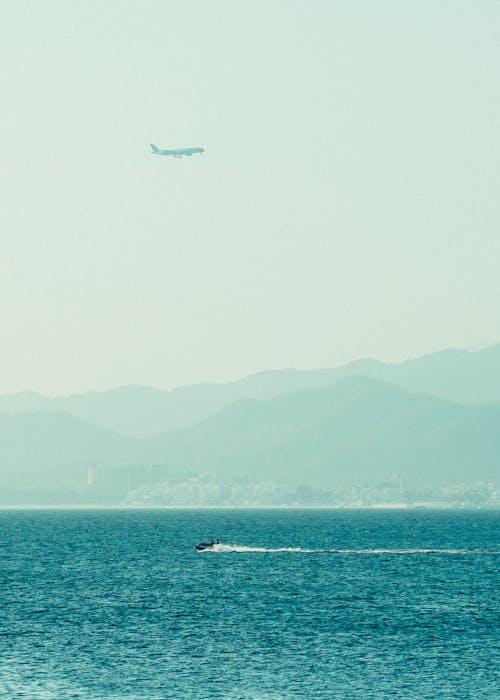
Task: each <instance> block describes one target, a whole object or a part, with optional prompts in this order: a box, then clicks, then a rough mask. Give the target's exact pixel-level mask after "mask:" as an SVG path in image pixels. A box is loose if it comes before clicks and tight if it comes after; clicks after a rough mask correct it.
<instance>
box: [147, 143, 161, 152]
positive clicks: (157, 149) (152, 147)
mask: <svg viewBox="0 0 500 700" xmlns="http://www.w3.org/2000/svg"><path fill="white" fill-rule="evenodd" d="M149 145H150V146H151V150H152V151H153V153H158V152H159V150H160V149H159V148H158V147H157V146H155V145H154V143H150V144H149Z"/></svg>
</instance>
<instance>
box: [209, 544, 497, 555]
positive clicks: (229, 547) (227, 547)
mask: <svg viewBox="0 0 500 700" xmlns="http://www.w3.org/2000/svg"><path fill="white" fill-rule="evenodd" d="M203 551H204V552H211V553H214V552H216V553H224V552H226V553H227V552H249V553H250V552H271V553H273V552H290V553H292V554H365V555H366V554H498V553H499V552H496V551H491V550H486V549H422V548H402V549H383V548H375V549H336V548H324V549H306V548H303V547H250V546H248V545H243V544H215V545H213V546H212V547H210V548H208V549H205V550H203ZM200 553H201V552H200Z"/></svg>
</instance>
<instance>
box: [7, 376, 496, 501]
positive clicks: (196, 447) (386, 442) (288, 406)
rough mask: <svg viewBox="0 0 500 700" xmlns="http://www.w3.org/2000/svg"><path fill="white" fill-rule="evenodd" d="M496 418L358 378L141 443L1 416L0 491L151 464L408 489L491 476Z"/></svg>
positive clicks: (42, 418) (488, 410) (95, 430)
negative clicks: (395, 483)
mask: <svg viewBox="0 0 500 700" xmlns="http://www.w3.org/2000/svg"><path fill="white" fill-rule="evenodd" d="M499 421H500V403H495V404H487V405H481V406H467V405H461V404H457V403H453V402H450V401H447V400H444V399H439V398H437V397H433V396H430V395H426V394H415V393H409V392H407V391H405V390H403V389H400V388H398V387H395V386H393V385H390V384H387V383H383V382H380V381H377V380H374V379H371V378H367V377H357V376H354V377H345V378H343V379H339V380H338V381H337V382H335V383H333V384H331V385H329V386H327V387H320V388H315V389H310V390H303V391H297V392H289V393H286V394H281V395H278V396H276V397H274V398H271V399H264V400H263V399H243V400H240V401H237V402H233V403H232V404H230V405H228V406H225V407H224V408H223V409H221V410H220V411H218V412H216V413H214V414H212V415H211V416H209V417H208V418H205V419H204V420H202V421H200V422H198V423H197V424H195V425H192V426H189V427H186V428H184V429H182V430H179V431H171V432H169V433H165V434H163V435H160V436H157V437H153V438H148V439H137V438H131V437H127V436H122V435H118V434H116V433H113V432H111V431H109V430H106V429H104V428H100V427H96V426H94V425H92V424H90V423H87V422H85V421H83V420H82V419H80V418H76V417H74V416H70V415H68V414H65V413H64V412H48V411H41V412H31V413H21V414H16V415H7V414H0V484H1V486H2V489H4V488H5V487H7V488H11V487H17V486H26V485H28V486H33V487H36V488H39V489H40V488H56V487H60V486H61V485H64V486H65V487H66V486H67V487H72V488H76V489H80V490H82V489H84V487H85V484H86V477H87V469H88V467H94V466H96V465H98V464H105V465H106V466H122V465H125V464H141V463H142V464H150V463H152V462H155V463H162V464H167V465H169V466H170V467H171V468H172V469H173V470H179V471H182V470H187V471H191V472H197V473H201V472H207V471H209V472H213V473H216V474H218V475H223V476H224V475H226V476H234V475H238V474H241V473H246V474H248V475H249V476H250V477H251V478H255V479H259V480H266V481H275V482H282V483H292V484H293V483H295V484H300V483H308V484H313V485H326V486H332V485H335V484H343V485H346V484H347V485H349V484H352V485H354V484H356V483H363V482H367V481H369V482H373V481H376V480H380V479H384V478H387V477H388V476H390V475H393V474H395V473H398V474H400V475H402V476H403V477H404V478H405V479H407V480H409V481H412V482H414V483H417V484H418V483H438V484H443V483H456V482H470V483H472V482H475V481H494V480H498V466H499V461H500V457H499V455H500V431H499V430H498V425H499ZM2 489H0V498H1V490H2Z"/></svg>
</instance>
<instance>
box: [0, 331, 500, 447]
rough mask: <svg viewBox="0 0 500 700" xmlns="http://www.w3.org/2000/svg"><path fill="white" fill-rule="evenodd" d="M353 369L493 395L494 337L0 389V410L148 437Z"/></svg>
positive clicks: (470, 400) (497, 371)
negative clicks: (180, 374) (139, 378)
mask: <svg viewBox="0 0 500 700" xmlns="http://www.w3.org/2000/svg"><path fill="white" fill-rule="evenodd" d="M357 375H362V376H366V377H371V378H372V379H377V380H379V381H383V382H387V383H391V384H394V385H396V386H398V387H400V388H402V389H405V390H407V391H410V392H418V393H428V394H432V395H434V396H437V397H440V398H444V399H448V400H451V401H455V402H458V403H464V404H470V405H472V404H482V403H492V402H495V401H500V344H497V345H493V346H491V347H489V348H486V349H482V350H477V351H473V352H472V351H467V350H443V351H440V352H436V353H432V354H430V355H425V356H423V357H419V358H416V359H413V360H406V361H405V362H401V363H397V364H389V363H384V362H380V361H378V360H356V361H354V362H351V363H349V364H346V365H343V366H341V367H336V368H331V369H317V370H293V369H284V370H269V371H265V372H259V373H257V374H252V375H250V376H248V377H244V378H243V379H240V380H237V381H235V382H230V383H227V384H194V385H190V386H183V387H179V388H177V389H173V390H172V391H162V390H160V389H155V388H152V387H146V386H123V387H118V388H116V389H111V390H109V391H104V392H88V393H84V394H74V395H71V396H67V397H57V398H48V397H45V396H42V395H41V394H37V393H35V392H22V393H19V394H11V395H4V396H0V413H2V412H3V413H9V414H19V413H24V412H27V411H63V412H65V413H68V414H70V415H72V416H74V417H77V418H81V419H83V420H84V421H87V422H90V423H93V424H94V425H96V426H100V427H102V428H105V429H106V430H110V431H113V432H116V433H120V434H121V435H125V436H130V437H152V436H154V435H159V434H161V433H162V432H166V431H169V430H179V429H182V428H185V427H188V426H189V425H194V424H195V423H197V422H199V421H201V420H204V419H205V418H208V417H209V416H210V415H212V414H214V413H216V412H217V411H219V410H221V409H223V408H224V407H226V406H229V405H230V404H231V403H233V402H235V401H240V400H242V399H257V400H258V399H261V400H266V399H271V398H274V397H276V396H279V395H281V394H286V393H289V392H296V391H301V390H310V389H317V388H322V387H326V386H328V385H329V384H331V383H332V382H335V381H337V380H339V379H341V378H345V377H351V376H357Z"/></svg>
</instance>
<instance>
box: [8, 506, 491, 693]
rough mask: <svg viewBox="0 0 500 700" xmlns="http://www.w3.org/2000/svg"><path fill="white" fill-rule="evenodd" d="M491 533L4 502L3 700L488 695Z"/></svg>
mask: <svg viewBox="0 0 500 700" xmlns="http://www.w3.org/2000/svg"><path fill="white" fill-rule="evenodd" d="M207 536H213V537H217V536H218V537H220V539H221V542H222V545H221V547H220V548H218V550H219V551H214V552H204V553H197V552H196V551H195V549H194V545H195V543H196V542H198V541H200V540H203V539H205V538H206V537H207ZM498 539H499V538H498V512H496V513H495V512H491V511H424V510H422V511H370V510H234V511H230V510H151V511H147V510H142V511H141V510H127V511H111V510H110V511H105V510H80V511H78V510H54V511H27V510H17V511H15V510H12V511H8V510H5V511H1V512H0V548H1V556H0V587H1V590H0V594H1V599H0V696H1V697H5V698H7V699H10V698H36V699H38V698H40V699H45V698H58V699H61V698H62V699H64V700H65V699H66V698H85V699H92V700H108V699H109V700H111V699H118V698H124V699H132V698H141V699H146V700H149V699H151V700H162V699H167V698H180V699H182V698H197V699H198V698H199V699H203V700H205V699H206V700H210V699H220V700H224V699H228V700H229V699H242V700H243V699H245V700H246V699H249V700H250V699H252V700H253V699H255V700H261V699H262V700H263V699H271V698H272V699H288V698H312V699H314V698H321V699H323V698H325V699H326V698H339V699H340V698H342V699H343V698H345V699H346V700H348V699H349V700H350V699H352V698H363V699H366V698H373V699H375V698H376V699H378V698H387V699H389V698H391V699H399V698H401V699H403V698H404V699H405V700H413V699H415V700H417V698H418V699H419V700H423V699H426V698H429V699H430V698H432V699H433V700H437V699H441V698H443V699H445V698H446V700H451V699H453V698H457V699H458V698H460V699H465V698H471V699H474V700H479V699H482V698H488V699H490V698H498V697H499V687H498V677H497V676H496V673H497V666H496V663H497V662H498V656H497V651H498V646H497V639H498V636H497V633H498V626H497V623H498V604H497V598H496V595H497V586H498V570H497V564H498V551H499V549H500V548H499V543H498Z"/></svg>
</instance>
